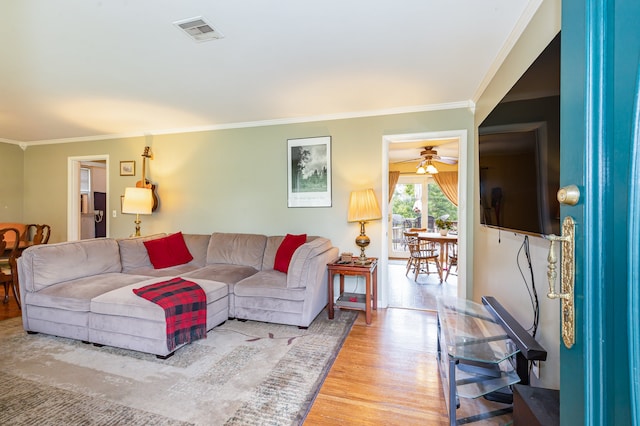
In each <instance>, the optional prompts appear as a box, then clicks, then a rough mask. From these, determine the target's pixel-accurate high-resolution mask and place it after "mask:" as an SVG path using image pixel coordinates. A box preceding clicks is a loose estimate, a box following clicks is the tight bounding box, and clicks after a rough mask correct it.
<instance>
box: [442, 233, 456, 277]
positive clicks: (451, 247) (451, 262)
mask: <svg viewBox="0 0 640 426" xmlns="http://www.w3.org/2000/svg"><path fill="white" fill-rule="evenodd" d="M447 244H448V248H447V252H448V253H449V259H448V261H447V275H446V276H445V277H444V280H445V281H446V280H447V278H449V274H450V273H451V269H452V268H453V267H454V266H455V267H456V273H455V274H453V275H458V243H457V242H455V243H447Z"/></svg>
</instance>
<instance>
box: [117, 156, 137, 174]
mask: <svg viewBox="0 0 640 426" xmlns="http://www.w3.org/2000/svg"><path fill="white" fill-rule="evenodd" d="M135 175H136V162H135V160H132V161H121V162H120V176H135Z"/></svg>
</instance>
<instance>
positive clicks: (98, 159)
mask: <svg viewBox="0 0 640 426" xmlns="http://www.w3.org/2000/svg"><path fill="white" fill-rule="evenodd" d="M67 174H68V176H67V182H68V183H67V187H68V188H67V200H68V205H67V241H76V240H80V239H88V238H99V237H107V236H108V235H109V220H108V218H109V214H108V212H109V197H108V194H109V156H108V155H93V156H83V157H69V158H68V170H67Z"/></svg>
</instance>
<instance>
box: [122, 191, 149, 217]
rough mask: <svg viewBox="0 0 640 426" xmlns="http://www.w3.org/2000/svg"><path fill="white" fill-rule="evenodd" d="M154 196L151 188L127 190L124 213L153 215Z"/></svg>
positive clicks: (123, 207)
mask: <svg viewBox="0 0 640 426" xmlns="http://www.w3.org/2000/svg"><path fill="white" fill-rule="evenodd" d="M152 207H153V195H152V194H151V189H149V188H125V190H124V200H123V201H122V213H133V214H151V208H152Z"/></svg>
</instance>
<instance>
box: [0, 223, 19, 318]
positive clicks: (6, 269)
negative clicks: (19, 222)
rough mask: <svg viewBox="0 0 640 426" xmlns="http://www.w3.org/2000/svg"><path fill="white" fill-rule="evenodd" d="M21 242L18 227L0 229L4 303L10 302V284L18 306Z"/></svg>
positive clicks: (0, 273) (0, 271) (0, 263)
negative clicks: (18, 262)
mask: <svg viewBox="0 0 640 426" xmlns="http://www.w3.org/2000/svg"><path fill="white" fill-rule="evenodd" d="M19 244H20V232H19V231H18V230H17V229H16V228H3V229H0V284H2V285H3V286H4V299H3V301H2V303H5V304H6V303H9V286H11V288H12V289H13V295H14V296H15V298H16V302H17V303H18V307H20V296H19V293H18V264H17V262H16V259H17V258H18V255H19V251H18V245H19Z"/></svg>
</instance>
